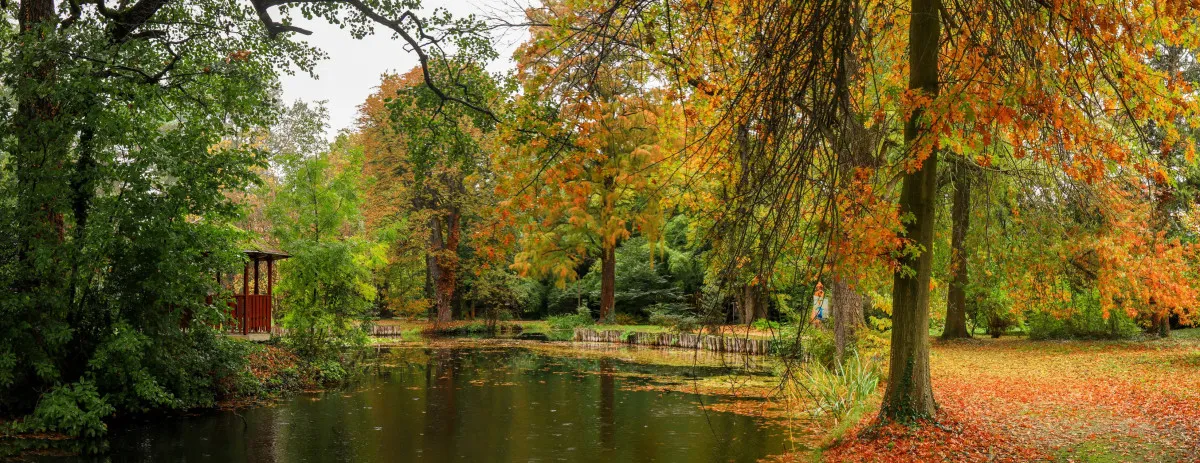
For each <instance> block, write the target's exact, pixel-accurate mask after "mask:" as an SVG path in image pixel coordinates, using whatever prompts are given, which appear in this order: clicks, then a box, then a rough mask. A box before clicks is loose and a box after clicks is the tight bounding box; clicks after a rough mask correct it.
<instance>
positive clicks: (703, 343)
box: [575, 328, 771, 355]
mask: <svg viewBox="0 0 1200 463" xmlns="http://www.w3.org/2000/svg"><path fill="white" fill-rule="evenodd" d="M575 341H580V342H613V343H625V344H636V345H639V346H657V347H681V348H685V349H700V350H707V351H713V352H732V353H738V354H754V355H763V354H767V353H770V352H771V340H769V339H755V338H744V337H742V338H739V337H729V336H715V335H701V334H690V333H626V332H624V331H620V330H604V331H596V330H593V329H590V328H576V329H575Z"/></svg>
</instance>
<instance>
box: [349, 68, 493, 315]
mask: <svg viewBox="0 0 1200 463" xmlns="http://www.w3.org/2000/svg"><path fill="white" fill-rule="evenodd" d="M488 56H490V55H484V56H480V57H477V58H471V59H462V58H456V59H450V60H447V61H446V62H445V63H443V64H442V65H441V66H440V67H439V68H438V70H437V72H438V73H439V74H440V73H443V72H444V73H447V74H452V75H456V76H457V80H458V81H459V82H460V86H459V87H458V88H457V89H456V90H455V91H456V92H466V93H467V94H468V95H475V98H477V99H478V100H479V101H490V102H493V103H494V102H495V101H496V100H495V95H497V94H498V87H497V84H496V82H495V81H494V80H493V79H492V78H491V76H489V75H488V74H487V73H486V72H485V71H484V70H483V69H482V67H481V66H480V65H479V64H478V62H477V60H485V59H487V57H488ZM420 76H421V69H419V68H417V69H414V70H412V71H410V72H409V73H408V74H406V75H404V76H390V77H385V78H384V82H383V84H381V86H380V87H381V91H380V94H377V95H374V96H372V97H371V99H370V100H368V103H367V105H366V106H364V108H363V118H362V120H361V127H360V130H361V131H362V134H363V137H365V138H364V142H363V143H364V145H365V146H367V147H368V149H369V153H370V154H369V156H371V157H372V159H373V164H374V165H376V166H379V165H382V166H383V169H382V170H381V171H379V174H380V176H379V183H378V185H379V186H380V187H381V188H387V189H390V191H391V192H392V194H391V197H390V198H389V199H384V201H387V202H385V203H384V204H391V205H392V206H393V207H397V208H398V210H397V211H395V212H393V215H394V214H396V213H399V212H403V213H405V214H407V217H408V219H409V220H411V221H413V222H417V223H421V224H423V226H422V227H420V228H417V229H416V230H417V231H419V232H420V233H422V234H424V236H425V237H426V242H427V245H426V247H425V252H426V254H425V255H426V269H427V281H428V283H429V285H430V289H431V292H432V293H433V294H432V296H433V297H432V299H433V300H434V306H435V307H436V310H437V320H438V322H448V321H450V320H451V319H452V317H453V303H454V301H455V300H456V290H457V289H458V287H459V286H460V281H459V280H460V272H461V271H462V262H461V261H462V256H461V255H460V254H461V253H462V249H461V248H462V247H463V246H464V243H465V238H466V236H465V234H466V232H464V222H466V221H468V220H469V219H470V217H471V215H472V214H474V213H475V211H474V209H475V208H476V206H477V205H478V204H477V201H478V200H480V199H484V198H486V197H487V194H486V193H485V192H481V191H480V190H481V189H485V187H486V185H487V181H486V180H490V179H487V173H486V172H487V152H486V151H485V148H484V147H485V143H484V142H483V139H484V138H485V137H487V136H489V133H490V132H492V131H493V130H494V128H495V120H494V119H493V116H492V115H491V114H488V113H483V112H479V111H476V110H474V109H472V108H470V107H467V106H464V105H461V104H457V103H453V102H451V103H446V102H445V101H443V100H442V99H441V97H439V96H438V95H437V94H436V93H434V92H433V91H432V90H431V89H430V87H429V86H427V85H425V84H424V83H423V81H422V80H421V77H420ZM389 90H390V91H391V92H393V94H392V95H390V96H385V94H384V93H383V92H385V91H389ZM468 95H464V98H465V97H467V96H468ZM379 101H383V102H386V106H383V107H381V106H379V105H378V104H375V103H377V102H379ZM378 111H382V114H381V113H380V112H378ZM385 159H391V160H394V163H390V164H381V162H386V161H384V160H385ZM385 194H386V193H385ZM381 199H382V198H381ZM397 204H399V206H397Z"/></svg>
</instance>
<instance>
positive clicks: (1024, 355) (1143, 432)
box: [824, 339, 1200, 462]
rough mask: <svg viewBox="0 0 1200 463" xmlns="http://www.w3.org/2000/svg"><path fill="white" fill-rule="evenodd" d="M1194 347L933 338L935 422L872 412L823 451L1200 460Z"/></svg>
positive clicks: (829, 454)
mask: <svg viewBox="0 0 1200 463" xmlns="http://www.w3.org/2000/svg"><path fill="white" fill-rule="evenodd" d="M1198 355H1200V343H1196V342H1195V341H1179V340H1167V341H1149V342H1031V341H1027V340H1020V339H1004V340H973V341H964V342H951V343H937V344H935V345H934V346H933V351H932V358H931V360H932V370H933V371H932V379H933V390H934V397H935V398H936V399H937V400H938V403H939V405H940V407H941V408H940V410H939V418H938V421H939V423H940V424H941V427H936V426H921V427H906V426H900V425H889V426H885V427H882V428H878V429H875V428H871V427H870V426H869V423H870V422H871V420H873V419H874V418H875V417H874V416H873V415H872V416H868V417H867V418H865V419H864V422H863V423H860V425H859V426H858V427H857V428H855V430H854V431H852V432H851V433H849V434H848V435H847V436H848V437H846V438H844V439H843V440H841V441H840V442H839V443H838V444H836V445H834V446H833V447H831V448H830V449H828V451H826V452H825V454H824V459H825V461H833V462H867V461H964V462H974V461H980V462H985V461H1022V462H1024V461H1147V462H1174V461H1200V365H1197V364H1195V363H1194V362H1192V359H1194V358H1197V356H1198ZM864 431H874V432H864ZM1081 457H1084V458H1081Z"/></svg>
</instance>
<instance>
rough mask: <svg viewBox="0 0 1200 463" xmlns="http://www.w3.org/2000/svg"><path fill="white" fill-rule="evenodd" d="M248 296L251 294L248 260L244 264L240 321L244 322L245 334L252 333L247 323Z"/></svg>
mask: <svg viewBox="0 0 1200 463" xmlns="http://www.w3.org/2000/svg"><path fill="white" fill-rule="evenodd" d="M248 296H250V263H249V262H246V263H245V264H243V266H242V303H241V307H239V308H240V309H241V312H242V317H241V320H239V321H240V322H241V324H242V334H243V335H246V334H250V327H249V326H248V325H247V324H246V312H247V310H246V309H248V308H249V307H250V304H249V302H250V298H249V297H248Z"/></svg>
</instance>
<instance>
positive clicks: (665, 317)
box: [647, 304, 700, 333]
mask: <svg viewBox="0 0 1200 463" xmlns="http://www.w3.org/2000/svg"><path fill="white" fill-rule="evenodd" d="M647 312H649V314H650V324H651V325H657V326H661V327H664V328H669V329H671V330H674V331H678V332H681V333H682V332H692V331H695V330H696V329H697V328H699V327H700V319H699V318H698V317H696V316H695V315H693V314H692V311H691V308H690V307H688V306H687V305H686V304H655V305H652V306H650V308H649V309H647Z"/></svg>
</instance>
